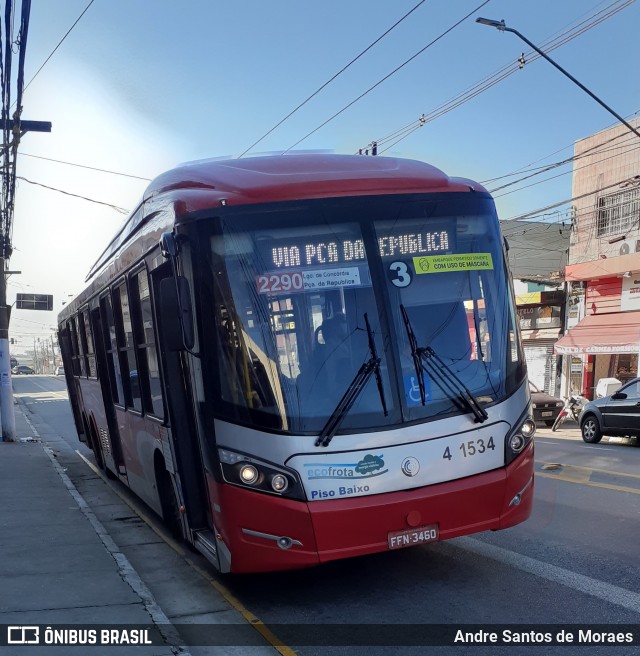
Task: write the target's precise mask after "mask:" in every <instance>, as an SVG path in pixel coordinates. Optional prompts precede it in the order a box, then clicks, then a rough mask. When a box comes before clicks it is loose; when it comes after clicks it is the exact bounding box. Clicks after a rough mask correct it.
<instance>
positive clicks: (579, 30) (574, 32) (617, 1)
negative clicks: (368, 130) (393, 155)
mask: <svg viewBox="0 0 640 656" xmlns="http://www.w3.org/2000/svg"><path fill="white" fill-rule="evenodd" d="M634 1H635V0H614V2H612V3H610V4H609V5H607V6H606V7H605V8H604V9H602V10H600V11H598V12H596V13H595V14H593V15H592V16H590V17H588V18H586V19H584V20H583V21H581V22H579V23H578V24H577V25H575V26H574V27H571V28H570V29H567V30H565V31H564V32H562V33H560V34H559V35H557V36H555V37H553V38H550V39H548V40H546V41H545V42H544V43H543V44H542V47H541V49H544V50H545V51H546V52H551V51H552V50H555V49H557V48H559V47H560V46H562V45H565V44H566V43H568V42H569V41H571V40H573V39H575V38H576V37H578V36H580V35H582V34H584V33H585V32H587V31H588V30H590V29H593V28H594V27H596V26H597V25H599V24H600V23H602V22H604V21H605V20H607V19H608V18H611V17H612V16H614V15H615V14H617V13H618V12H620V11H622V10H623V9H625V8H626V7H627V6H628V5H630V4H632V3H633V2H634ZM621 3H622V4H621ZM539 58H540V55H539V54H538V53H536V52H535V51H529V52H528V53H526V56H525V60H526V62H527V63H532V62H534V61H535V60H537V59H539ZM520 68H521V64H520V62H514V63H509V64H507V65H505V66H503V67H502V68H501V69H499V70H498V71H495V72H494V73H492V74H490V75H489V76H486V77H485V78H483V79H482V80H480V81H479V82H477V83H475V84H474V85H473V86H471V87H470V88H468V89H466V90H465V91H462V92H460V93H459V94H457V95H456V96H454V97H453V98H452V99H450V100H448V101H447V102H445V103H443V104H442V105H440V106H439V107H437V108H436V109H434V110H432V111H431V112H429V113H426V114H424V113H423V114H422V115H421V116H420V117H419V118H418V119H415V120H414V121H412V122H411V123H408V124H406V125H405V126H403V127H402V128H399V129H397V130H394V131H393V132H392V133H390V134H388V135H386V136H384V137H382V138H378V139H375V140H374V141H375V143H377V144H378V148H379V150H378V152H379V153H382V152H386V151H387V150H389V149H390V148H393V146H395V145H396V144H398V143H399V142H400V141H402V140H403V139H405V138H407V137H408V136H409V135H410V134H412V133H413V132H414V131H416V130H418V129H419V128H421V127H424V126H425V125H426V124H427V123H430V122H431V121H433V120H435V119H436V118H440V117H441V116H443V115H444V114H447V113H449V112H450V111H453V110H454V109H456V108H457V107H459V106H460V105H462V104H464V103H466V102H469V101H470V100H472V99H473V98H475V97H476V96H478V95H479V94H480V93H483V92H484V91H487V90H488V89H490V88H491V87H493V86H495V84H497V83H499V82H501V81H502V80H504V79H505V78H506V77H508V76H510V75H512V74H513V73H515V72H517V71H518V70H520ZM391 140H393V143H391V144H390V145H388V146H387V147H386V148H384V149H382V150H380V146H381V145H384V144H386V143H388V142H389V141H391ZM371 143H373V142H371ZM369 145H370V144H369Z"/></svg>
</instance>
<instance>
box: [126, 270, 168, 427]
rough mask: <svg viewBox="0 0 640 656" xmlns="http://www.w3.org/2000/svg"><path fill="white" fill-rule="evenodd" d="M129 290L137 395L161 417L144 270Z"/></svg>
mask: <svg viewBox="0 0 640 656" xmlns="http://www.w3.org/2000/svg"><path fill="white" fill-rule="evenodd" d="M130 289H131V298H130V300H131V316H132V320H133V334H134V340H135V344H136V351H137V355H138V376H137V382H138V385H139V396H140V395H141V396H142V400H143V404H144V407H145V411H146V412H148V413H150V414H152V415H154V416H156V417H162V416H163V414H164V412H163V405H162V386H161V384H160V367H159V365H158V354H157V351H156V344H155V335H154V332H153V313H152V311H151V297H150V292H149V278H148V276H147V271H146V269H141V270H139V271H137V272H136V273H133V274H132V275H131V279H130ZM132 392H133V389H132Z"/></svg>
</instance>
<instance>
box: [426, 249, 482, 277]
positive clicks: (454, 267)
mask: <svg viewBox="0 0 640 656" xmlns="http://www.w3.org/2000/svg"><path fill="white" fill-rule="evenodd" d="M413 266H414V267H415V269H416V273H418V274H420V273H449V272H451V271H479V270H482V269H493V260H492V259H491V253H457V254H456V255H429V256H425V257H414V258H413Z"/></svg>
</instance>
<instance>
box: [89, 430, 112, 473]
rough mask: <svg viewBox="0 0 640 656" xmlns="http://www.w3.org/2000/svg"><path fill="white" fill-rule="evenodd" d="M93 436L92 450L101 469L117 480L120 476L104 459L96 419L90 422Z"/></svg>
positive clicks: (90, 433) (90, 431) (90, 432)
mask: <svg viewBox="0 0 640 656" xmlns="http://www.w3.org/2000/svg"><path fill="white" fill-rule="evenodd" d="M88 434H89V435H90V436H91V450H92V451H93V454H94V455H95V457H96V464H97V465H98V467H99V468H100V471H102V472H104V475H105V476H106V477H107V478H109V479H111V480H115V479H117V478H118V477H117V476H116V475H115V474H114V473H113V472H112V471H111V470H110V469H109V468H108V467H107V464H106V463H105V460H104V454H103V453H102V444H101V442H100V439H99V438H98V430H97V428H96V424H95V422H94V421H90V422H89V433H88Z"/></svg>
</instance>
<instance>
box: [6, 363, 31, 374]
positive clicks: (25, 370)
mask: <svg viewBox="0 0 640 656" xmlns="http://www.w3.org/2000/svg"><path fill="white" fill-rule="evenodd" d="M11 373H12V374H16V375H18V374H35V373H36V372H35V371H34V370H33V369H32V368H31V367H27V365H26V364H19V365H18V366H17V367H14V368H13V369H12V370H11Z"/></svg>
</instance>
